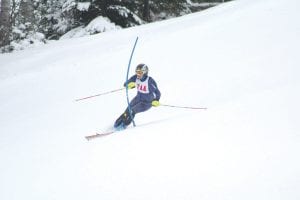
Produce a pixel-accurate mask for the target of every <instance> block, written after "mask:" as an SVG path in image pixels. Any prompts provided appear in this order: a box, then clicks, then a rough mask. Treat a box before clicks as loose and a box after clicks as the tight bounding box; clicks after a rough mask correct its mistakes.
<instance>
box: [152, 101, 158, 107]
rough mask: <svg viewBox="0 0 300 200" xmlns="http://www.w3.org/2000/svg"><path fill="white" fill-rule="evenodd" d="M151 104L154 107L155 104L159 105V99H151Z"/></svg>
mask: <svg viewBox="0 0 300 200" xmlns="http://www.w3.org/2000/svg"><path fill="white" fill-rule="evenodd" d="M151 104H152V106H154V107H157V106H159V105H160V103H159V101H157V100H153V101H152V103H151Z"/></svg>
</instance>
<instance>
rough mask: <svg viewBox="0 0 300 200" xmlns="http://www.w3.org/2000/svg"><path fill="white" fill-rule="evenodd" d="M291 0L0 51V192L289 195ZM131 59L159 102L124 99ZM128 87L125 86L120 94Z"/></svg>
mask: <svg viewBox="0 0 300 200" xmlns="http://www.w3.org/2000/svg"><path fill="white" fill-rule="evenodd" d="M299 7H300V2H299V1H298V0H289V1H286V0H263V1H262V0H237V1H233V2H229V3H225V4H222V5H220V6H217V7H214V8H211V9H208V10H205V11H203V12H199V13H194V14H191V15H187V16H184V17H180V18H177V19H171V20H167V21H162V22H159V23H153V24H148V25H144V26H140V27H133V28H129V29H123V30H119V31H112V32H108V33H101V34H98V35H94V36H89V37H83V38H75V39H68V40H62V41H58V42H54V43H51V44H47V45H45V46H40V47H36V48H33V49H28V50H25V51H20V52H15V53H12V54H2V55H0V113H1V115H0V158H1V165H0V177H1V178H0V199H1V200H41V199H42V200H66V199H72V200H82V199H88V200H93V199H95V200H96V199H97V200H98V199H106V200H108V199H110V200H119V199H122V200H124V199H125V200H134V199H136V200H140V199H143V200H150V199H156V200H157V199H159V200H162V199H172V200H182V199H188V200H193V199H195V200H199V199H202V200H216V199H222V200H223V199H230V200H241V199H243V200H245V199H246V200H247V199H249V200H253V199H256V200H266V199H270V200H283V199H284V200H286V199H288V200H298V199H300V192H299V186H300V174H299V171H300V160H299V152H300V133H299V131H300V125H299V118H298V117H299V113H300V109H299V108H300V106H299V102H300V94H299V91H300V84H299V83H300V81H299V71H300V69H299V64H300V56H299V52H300V40H299V39H300V38H299V37H300V21H299V15H300V13H299V10H298V8H299ZM136 36H139V42H138V44H137V48H136V53H135V55H134V57H133V61H132V68H131V74H132V73H134V66H136V65H137V64H138V63H140V62H144V63H147V64H148V66H149V67H150V72H149V74H150V75H151V76H152V77H153V78H154V79H155V80H156V81H157V83H158V86H159V88H160V90H161V92H162V98H161V103H164V104H172V105H182V106H201V107H202V106H204V107H208V109H207V110H206V111H205V110H187V109H174V108H168V107H163V106H160V107H158V108H152V109H151V110H150V111H148V112H145V113H142V114H138V115H137V116H136V119H135V122H136V124H137V125H138V126H137V127H136V128H130V129H128V130H126V131H124V132H120V133H117V134H114V135H111V136H108V137H105V138H98V139H96V140H92V141H89V142H88V141H86V140H85V139H84V136H85V135H88V134H93V133H94V132H96V131H103V130H105V129H107V128H108V127H109V126H110V125H111V124H112V123H113V122H114V120H115V119H116V118H117V117H118V116H119V114H120V113H121V112H122V111H123V110H124V109H125V107H126V97H125V92H124V90H123V91H122V92H117V93H112V94H109V95H105V96H100V97H97V98H93V99H89V100H85V101H81V102H75V101H74V99H77V98H80V97H85V96H89V95H93V94H98V93H101V92H105V91H109V90H113V89H118V88H120V87H122V84H123V82H124V81H125V77H126V70H127V64H128V59H129V55H130V53H131V49H132V46H133V42H134V40H135V38H136ZM134 95H135V91H130V98H132V97H133V96H134Z"/></svg>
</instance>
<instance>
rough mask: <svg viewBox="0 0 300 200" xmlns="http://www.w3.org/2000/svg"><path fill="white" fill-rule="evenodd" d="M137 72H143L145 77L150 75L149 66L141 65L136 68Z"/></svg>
mask: <svg viewBox="0 0 300 200" xmlns="http://www.w3.org/2000/svg"><path fill="white" fill-rule="evenodd" d="M135 71H142V72H143V75H146V76H147V75H148V71H149V69H148V66H147V65H146V64H139V65H138V66H136V68H135Z"/></svg>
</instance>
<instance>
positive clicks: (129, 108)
mask: <svg viewBox="0 0 300 200" xmlns="http://www.w3.org/2000/svg"><path fill="white" fill-rule="evenodd" d="M138 39H139V37H136V40H135V43H134V46H133V49H132V51H131V55H130V59H129V63H128V67H127V74H126V82H125V83H126V97H127V104H128V110H129V113H130V118H131V120H132V123H133V126H135V122H134V120H133V117H132V113H131V107H130V102H129V96H128V75H129V69H130V65H131V59H132V56H133V53H134V50H135V46H136V44H137V41H138Z"/></svg>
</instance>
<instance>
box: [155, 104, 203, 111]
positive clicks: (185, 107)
mask: <svg viewBox="0 0 300 200" xmlns="http://www.w3.org/2000/svg"><path fill="white" fill-rule="evenodd" d="M160 105H161V106H166V107H172V108H184V109H202V110H206V109H207V108H205V107H190V106H176V105H168V104H160Z"/></svg>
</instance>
